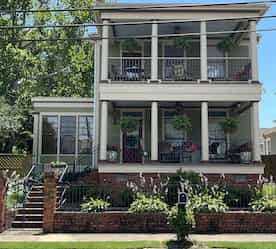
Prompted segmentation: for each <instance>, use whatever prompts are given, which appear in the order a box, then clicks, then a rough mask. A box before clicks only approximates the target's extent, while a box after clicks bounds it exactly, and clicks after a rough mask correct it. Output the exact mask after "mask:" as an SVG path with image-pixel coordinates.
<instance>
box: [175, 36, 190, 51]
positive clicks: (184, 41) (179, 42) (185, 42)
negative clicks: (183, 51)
mask: <svg viewBox="0 0 276 249" xmlns="http://www.w3.org/2000/svg"><path fill="white" fill-rule="evenodd" d="M174 46H175V47H177V48H190V47H191V40H189V39H188V38H186V37H177V38H175V39H174Z"/></svg>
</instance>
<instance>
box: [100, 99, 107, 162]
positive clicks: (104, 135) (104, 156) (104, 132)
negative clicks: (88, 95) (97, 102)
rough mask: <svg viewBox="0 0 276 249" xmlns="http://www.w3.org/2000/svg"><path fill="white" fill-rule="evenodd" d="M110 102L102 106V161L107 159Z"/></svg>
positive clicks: (105, 102) (103, 103) (104, 102)
mask: <svg viewBox="0 0 276 249" xmlns="http://www.w3.org/2000/svg"><path fill="white" fill-rule="evenodd" d="M107 122H108V102H107V101H102V105H101V129H100V132H101V135H100V160H102V161H104V160H106V159H107V133H108V123H107Z"/></svg>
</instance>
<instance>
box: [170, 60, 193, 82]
mask: <svg viewBox="0 0 276 249" xmlns="http://www.w3.org/2000/svg"><path fill="white" fill-rule="evenodd" d="M173 78H174V80H192V79H193V75H192V74H191V73H188V72H187V71H186V69H185V66H184V65H183V64H180V65H173Z"/></svg>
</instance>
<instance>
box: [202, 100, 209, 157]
mask: <svg viewBox="0 0 276 249" xmlns="http://www.w3.org/2000/svg"><path fill="white" fill-rule="evenodd" d="M208 132H209V131H208V102H202V103H201V160H202V161H209V134H208Z"/></svg>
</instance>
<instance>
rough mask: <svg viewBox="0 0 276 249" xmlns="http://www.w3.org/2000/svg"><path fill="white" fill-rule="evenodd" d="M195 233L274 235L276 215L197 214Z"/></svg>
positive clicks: (249, 213) (257, 213)
mask: <svg viewBox="0 0 276 249" xmlns="http://www.w3.org/2000/svg"><path fill="white" fill-rule="evenodd" d="M195 220H196V229H195V232H197V233H275V232H276V214H272V213H260V212H226V213H221V214H197V215H196V216H195Z"/></svg>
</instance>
